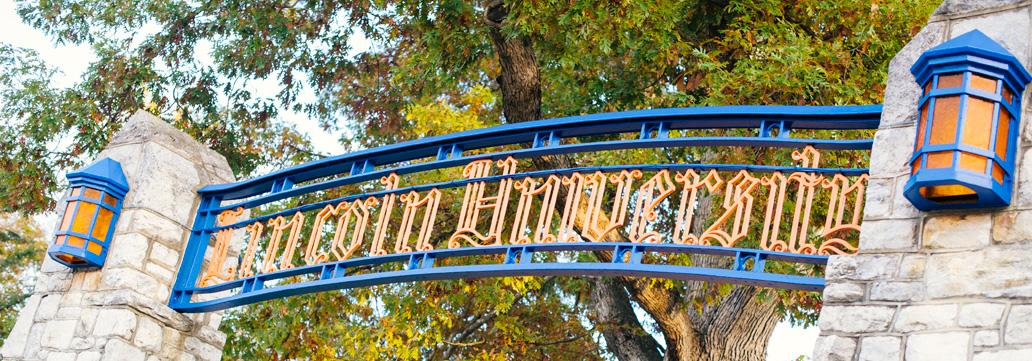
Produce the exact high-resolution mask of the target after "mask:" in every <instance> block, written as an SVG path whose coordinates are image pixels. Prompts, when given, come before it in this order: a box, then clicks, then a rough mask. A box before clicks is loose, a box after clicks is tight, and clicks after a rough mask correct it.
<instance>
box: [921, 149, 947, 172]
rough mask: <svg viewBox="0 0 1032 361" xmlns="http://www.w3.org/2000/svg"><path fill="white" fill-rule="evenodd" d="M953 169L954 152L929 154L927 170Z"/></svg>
mask: <svg viewBox="0 0 1032 361" xmlns="http://www.w3.org/2000/svg"><path fill="white" fill-rule="evenodd" d="M951 167H953V152H931V153H928V162H927V163H925V168H951Z"/></svg>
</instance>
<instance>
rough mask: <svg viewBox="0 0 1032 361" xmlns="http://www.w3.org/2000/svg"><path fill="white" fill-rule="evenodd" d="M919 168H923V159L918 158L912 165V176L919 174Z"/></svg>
mask: <svg viewBox="0 0 1032 361" xmlns="http://www.w3.org/2000/svg"><path fill="white" fill-rule="evenodd" d="M918 168H921V157H917V159H914V161H913V162H912V163H910V175H914V174H917V170H918Z"/></svg>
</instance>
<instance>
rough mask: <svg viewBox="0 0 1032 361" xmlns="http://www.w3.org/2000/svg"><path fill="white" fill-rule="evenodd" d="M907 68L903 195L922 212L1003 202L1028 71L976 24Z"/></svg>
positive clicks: (1009, 189)
mask: <svg viewBox="0 0 1032 361" xmlns="http://www.w3.org/2000/svg"><path fill="white" fill-rule="evenodd" d="M910 72H911V73H913V74H914V77H915V80H916V81H917V83H918V85H920V86H921V89H922V91H921V97H920V100H919V101H918V104H917V106H918V114H919V116H920V118H919V119H918V125H917V134H916V135H915V142H914V153H913V155H912V156H911V158H910V161H909V163H908V164H910V170H911V172H910V179H909V180H907V183H906V185H905V187H904V190H903V194H904V196H905V197H906V198H907V199H908V200H910V202H911V203H913V204H914V206H915V207H917V208H918V209H920V210H923V211H931V210H940V209H965V208H992V207H1004V206H1007V205H1009V204H1010V200H1011V193H1012V190H1013V188H1014V187H1013V178H1014V177H1013V175H1014V158H1015V154H1016V152H1017V149H1016V148H1017V143H1018V134H1019V133H1020V127H1019V125H1020V116H1021V94H1022V93H1023V92H1024V90H1025V85H1026V84H1028V82H1029V81H1030V80H1032V75H1030V74H1029V72H1028V71H1027V70H1025V67H1024V66H1023V65H1022V64H1021V62H1019V61H1018V59H1017V58H1015V57H1014V55H1012V54H1011V53H1010V52H1009V51H1007V50H1006V49H1004V48H1003V46H1001V45H1000V44H998V43H997V42H995V41H993V40H992V39H990V38H989V37H988V36H986V35H985V34H983V33H982V32H980V31H978V30H973V31H970V32H968V33H965V34H963V35H960V36H958V37H956V38H954V39H952V40H950V41H947V42H945V43H943V44H941V45H939V46H937V47H935V48H932V49H930V50H928V51H926V52H925V53H924V54H921V57H920V58H918V59H917V62H915V63H914V65H913V66H912V67H911V68H910Z"/></svg>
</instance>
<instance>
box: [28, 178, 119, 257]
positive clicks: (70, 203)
mask: <svg viewBox="0 0 1032 361" xmlns="http://www.w3.org/2000/svg"><path fill="white" fill-rule="evenodd" d="M67 177H68V183H69V190H68V194H67V197H66V201H65V204H64V208H63V209H62V210H61V223H60V224H59V225H58V228H57V231H56V232H54V243H53V244H52V245H51V246H50V249H49V250H47V254H49V255H50V258H53V259H54V260H55V261H57V262H59V263H61V264H64V265H66V266H68V267H71V268H84V267H101V266H103V265H104V259H105V258H106V257H107V251H108V245H110V243H111V236H112V235H113V234H114V232H115V223H116V222H118V214H119V213H120V211H121V210H122V200H123V199H125V194H126V192H128V191H129V184H128V183H127V182H126V180H125V174H124V173H122V166H121V165H120V164H118V162H116V161H114V160H112V159H110V158H104V159H101V160H98V161H96V162H94V163H93V164H90V165H89V166H88V167H86V168H83V169H80V170H78V171H75V172H72V173H68V175H67Z"/></svg>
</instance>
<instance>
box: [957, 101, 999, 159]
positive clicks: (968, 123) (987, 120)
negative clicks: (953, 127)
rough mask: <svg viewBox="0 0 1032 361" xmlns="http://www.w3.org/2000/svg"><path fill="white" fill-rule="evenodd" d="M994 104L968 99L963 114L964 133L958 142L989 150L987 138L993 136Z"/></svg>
mask: <svg viewBox="0 0 1032 361" xmlns="http://www.w3.org/2000/svg"><path fill="white" fill-rule="evenodd" d="M994 105H995V104H994V103H992V102H988V101H985V100H982V99H978V98H975V97H968V103H967V108H965V110H964V112H965V113H966V114H967V115H965V116H964V131H963V133H962V135H961V138H960V141H961V142H963V143H964V144H967V145H973V146H976V147H979V148H982V149H985V150H989V138H990V136H991V135H992V134H993V106H994Z"/></svg>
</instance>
